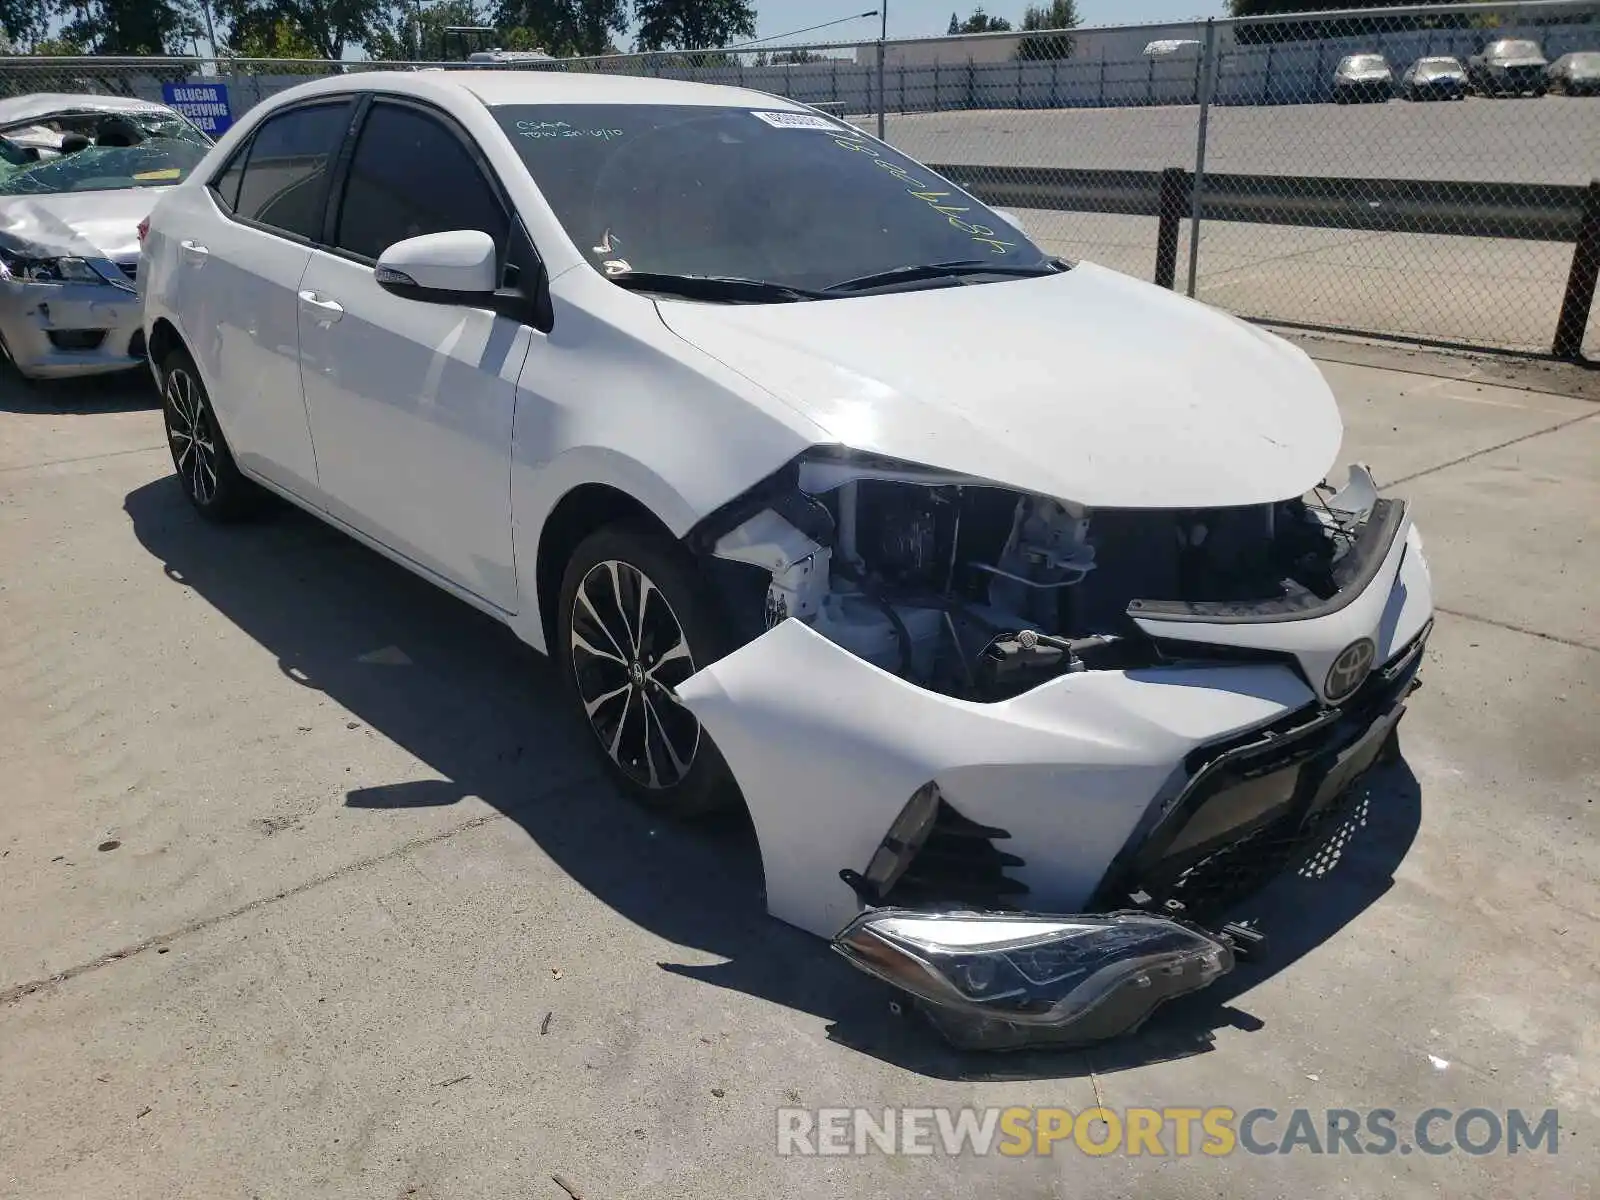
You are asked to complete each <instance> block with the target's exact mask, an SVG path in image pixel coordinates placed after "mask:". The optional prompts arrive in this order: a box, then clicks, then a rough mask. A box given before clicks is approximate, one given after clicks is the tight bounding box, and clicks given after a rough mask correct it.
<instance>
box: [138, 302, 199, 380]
mask: <svg viewBox="0 0 1600 1200" xmlns="http://www.w3.org/2000/svg"><path fill="white" fill-rule="evenodd" d="M174 350H182V351H184V352H185V353H187V354H188V355H189V357H190V358H193V357H194V351H193V350H190V349H189V345H188V343H187V342H185V341H184V340H183V334H181V333H179V332H178V327H177V326H176V325H174V324H173V323H172V320H171V319H170V318H168V317H157V318H156V319H155V321H154V322H153V323H152V324H151V326H150V336H149V340H148V342H147V343H146V345H145V353H146V354H147V355H148V356H149V359H150V370H151V372H152V373H153V374H154V375H155V377H156V386H157V387H160V386H162V384H163V383H164V382H165V381H164V380H163V379H162V377H161V361H162V359H164V358H166V357H167V355H169V354H171V353H172V352H173V351H174Z"/></svg>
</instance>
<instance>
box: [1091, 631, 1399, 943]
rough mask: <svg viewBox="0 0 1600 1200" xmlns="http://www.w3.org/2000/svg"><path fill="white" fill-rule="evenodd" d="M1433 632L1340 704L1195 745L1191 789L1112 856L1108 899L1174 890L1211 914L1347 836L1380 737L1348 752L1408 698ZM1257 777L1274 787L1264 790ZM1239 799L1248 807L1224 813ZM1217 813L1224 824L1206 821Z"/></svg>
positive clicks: (1164, 898)
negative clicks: (1351, 756) (1141, 838)
mask: <svg viewBox="0 0 1600 1200" xmlns="http://www.w3.org/2000/svg"><path fill="white" fill-rule="evenodd" d="M1427 635H1428V630H1427V629H1424V630H1423V632H1422V633H1421V634H1420V635H1419V636H1418V637H1417V638H1416V639H1415V640H1414V641H1412V642H1411V643H1410V645H1408V646H1407V647H1406V649H1405V650H1404V651H1403V652H1402V653H1401V654H1400V655H1398V656H1396V657H1395V658H1394V659H1392V660H1391V661H1390V662H1389V663H1388V664H1387V665H1385V666H1384V667H1381V668H1379V669H1378V670H1376V671H1374V672H1373V673H1372V675H1371V676H1370V677H1369V678H1368V679H1367V681H1366V683H1364V684H1363V685H1362V687H1361V689H1360V690H1359V691H1358V692H1357V693H1356V694H1355V695H1354V696H1353V697H1351V699H1349V700H1348V701H1346V702H1345V703H1344V705H1343V706H1341V707H1340V708H1338V709H1327V710H1321V709H1317V708H1316V707H1315V706H1313V707H1311V708H1308V709H1301V710H1299V711H1297V712H1295V713H1291V714H1290V715H1289V716H1288V717H1286V718H1284V719H1283V720H1281V721H1279V722H1276V723H1275V724H1273V725H1270V726H1267V727H1266V728H1264V729H1258V730H1253V731H1252V732H1250V733H1248V734H1245V735H1243V736H1241V737H1238V738H1234V739H1231V740H1230V741H1228V742H1225V743H1222V744H1219V745H1212V746H1207V747H1203V748H1202V749H1201V750H1198V751H1196V752H1195V753H1194V754H1192V755H1191V756H1190V758H1189V760H1188V762H1187V763H1186V766H1187V767H1188V769H1189V771H1190V772H1191V774H1190V783H1189V785H1188V787H1187V790H1186V791H1185V792H1184V793H1183V794H1182V795H1181V796H1180V797H1179V799H1178V801H1177V802H1176V803H1175V805H1174V807H1173V809H1172V812H1171V813H1170V814H1169V816H1168V818H1167V819H1166V820H1165V821H1164V822H1162V823H1161V824H1160V825H1158V826H1157V827H1156V829H1155V831H1154V832H1153V833H1152V834H1151V835H1150V837H1149V838H1148V840H1147V841H1146V842H1145V843H1144V844H1142V845H1141V846H1139V847H1137V848H1136V849H1134V850H1132V851H1131V852H1130V853H1129V854H1127V855H1125V856H1124V859H1123V861H1121V862H1119V864H1117V865H1116V866H1114V867H1113V870H1112V872H1111V873H1110V874H1109V875H1108V877H1107V881H1106V884H1105V885H1103V887H1102V889H1101V893H1100V895H1099V897H1097V899H1098V901H1099V903H1101V904H1103V905H1107V906H1111V907H1117V906H1121V905H1123V904H1125V903H1127V901H1128V899H1129V898H1130V897H1133V896H1140V895H1142V896H1145V897H1148V898H1149V900H1150V901H1153V902H1155V903H1156V904H1166V903H1167V902H1170V901H1177V902H1179V903H1181V904H1182V905H1183V908H1184V910H1185V912H1186V915H1189V916H1191V917H1193V918H1195V919H1197V920H1206V919H1208V918H1210V917H1211V916H1214V915H1216V914H1218V913H1219V912H1221V911H1223V910H1225V909H1227V908H1229V907H1230V906H1232V905H1233V904H1236V903H1237V902H1239V901H1240V900H1243V899H1244V898H1246V897H1247V896H1249V895H1251V894H1253V893H1254V892H1256V891H1259V890H1260V889H1261V888H1262V887H1264V886H1265V885H1266V884H1267V883H1269V882H1271V880H1272V879H1273V878H1275V877H1276V876H1277V875H1279V874H1281V873H1282V872H1284V871H1285V870H1288V869H1289V868H1291V867H1293V866H1294V865H1295V864H1296V863H1299V862H1301V861H1304V860H1307V859H1308V858H1309V859H1310V860H1311V861H1317V860H1318V859H1319V858H1320V856H1321V855H1322V854H1323V852H1324V851H1325V849H1326V848H1327V847H1328V846H1330V845H1332V844H1334V843H1335V842H1338V843H1339V844H1340V845H1342V839H1343V840H1347V838H1348V832H1349V822H1350V821H1352V820H1356V821H1359V818H1360V816H1361V814H1360V812H1359V805H1360V803H1361V793H1362V789H1361V788H1360V787H1359V786H1355V785H1356V784H1357V782H1358V780H1359V778H1360V776H1361V775H1362V774H1364V773H1365V769H1364V767H1362V764H1361V762H1360V757H1364V756H1365V754H1366V753H1376V752H1377V751H1378V750H1379V749H1381V747H1379V746H1375V745H1372V744H1370V743H1368V744H1367V745H1365V746H1363V747H1362V749H1363V755H1362V756H1360V757H1358V758H1357V759H1356V760H1355V761H1354V762H1353V763H1352V762H1348V761H1347V762H1344V763H1343V764H1341V761H1340V756H1341V755H1344V754H1346V753H1347V752H1350V751H1352V750H1353V749H1354V748H1355V747H1357V746H1358V745H1361V743H1362V741H1363V739H1364V738H1365V737H1366V735H1367V734H1368V733H1369V731H1371V730H1372V727H1373V725H1374V724H1375V723H1377V722H1378V721H1380V720H1381V719H1382V718H1384V717H1385V716H1386V715H1389V714H1391V713H1393V711H1394V709H1395V706H1396V705H1397V704H1399V703H1400V701H1401V700H1403V699H1404V698H1405V695H1406V694H1407V692H1408V691H1409V690H1410V689H1411V686H1412V683H1413V681H1414V680H1415V678H1416V675H1417V671H1418V668H1419V667H1420V666H1421V662H1422V653H1423V650H1424V648H1425V646H1426V641H1427ZM1357 767H1362V769H1360V770H1355V768H1357ZM1351 771H1354V774H1349V775H1348V776H1347V773H1349V772H1351ZM1336 772H1337V773H1336ZM1252 788H1254V789H1256V790H1257V791H1258V792H1265V793H1267V794H1266V795H1265V796H1263V797H1260V798H1257V797H1255V796H1252V795H1251V789H1252ZM1275 788H1276V791H1274V789H1275ZM1242 799H1243V801H1244V802H1243V803H1241V800H1242ZM1252 806H1254V807H1252ZM1353 806H1355V807H1353ZM1230 807H1231V808H1237V809H1239V813H1238V814H1237V815H1233V814H1227V815H1224V816H1222V819H1220V820H1219V814H1225V813H1226V810H1227V809H1229V808H1230ZM1208 821H1209V822H1210V823H1212V824H1215V825H1218V826H1220V829H1219V830H1218V831H1211V830H1208V829H1207V822H1208Z"/></svg>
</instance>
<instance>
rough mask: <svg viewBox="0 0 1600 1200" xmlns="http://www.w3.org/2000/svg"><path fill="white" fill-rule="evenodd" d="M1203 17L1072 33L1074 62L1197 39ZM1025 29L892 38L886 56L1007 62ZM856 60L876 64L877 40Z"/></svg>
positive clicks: (896, 62)
mask: <svg viewBox="0 0 1600 1200" xmlns="http://www.w3.org/2000/svg"><path fill="white" fill-rule="evenodd" d="M1205 35H1206V26H1205V22H1204V21H1182V22H1177V23H1174V24H1170V25H1128V26H1113V27H1110V28H1098V29H1075V30H1073V32H1072V41H1073V52H1072V57H1073V59H1074V60H1076V61H1091V62H1093V61H1103V62H1109V63H1131V62H1138V61H1140V60H1141V59H1142V58H1143V57H1144V53H1145V49H1146V47H1148V46H1150V45H1151V44H1152V43H1156V42H1194V41H1200V40H1202V39H1204V37H1205ZM1028 36H1030V35H1028V34H1025V33H985V34H971V35H968V36H966V37H947V38H931V39H925V40H922V41H915V42H890V43H889V44H888V46H887V47H886V49H885V52H884V59H885V62H886V63H887V65H888V66H889V67H891V68H893V67H925V66H932V65H934V64H935V63H945V64H950V63H969V62H970V63H1003V62H1010V61H1011V60H1012V59H1013V58H1015V57H1016V55H1017V46H1018V45H1019V44H1020V43H1021V41H1022V39H1023V38H1025V37H1028ZM1233 43H1234V36H1233V27H1232V26H1231V25H1219V26H1217V44H1218V46H1219V47H1220V48H1221V49H1222V50H1230V49H1232V48H1233ZM856 62H857V64H859V65H862V66H867V65H871V66H876V65H877V62H878V44H877V43H876V42H864V43H862V44H861V45H858V46H857V47H856Z"/></svg>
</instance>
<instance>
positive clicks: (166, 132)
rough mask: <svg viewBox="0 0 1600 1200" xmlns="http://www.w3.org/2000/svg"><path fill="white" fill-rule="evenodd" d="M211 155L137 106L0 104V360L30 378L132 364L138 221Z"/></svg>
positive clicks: (57, 101) (116, 100) (177, 127)
mask: <svg viewBox="0 0 1600 1200" xmlns="http://www.w3.org/2000/svg"><path fill="white" fill-rule="evenodd" d="M210 148H211V139H210V138H208V137H207V136H206V135H205V134H204V133H202V132H201V131H200V130H199V129H197V128H196V127H195V126H194V125H193V124H192V123H191V122H190V121H188V120H187V119H186V118H184V117H182V116H180V115H179V114H178V113H176V112H174V111H173V110H172V109H170V108H168V107H166V106H165V105H162V104H153V103H150V102H149V101H145V100H131V99H125V98H123V97H121V96H77V95H65V94H55V93H39V94H35V95H29V96H19V97H17V98H15V99H9V100H0V361H4V360H6V359H9V360H10V361H11V363H12V365H13V366H14V367H15V368H16V369H17V370H18V371H20V372H21V373H22V374H23V375H25V376H28V377H32V378H52V377H61V376H69V375H93V374H100V373H104V372H107V371H118V370H124V369H127V368H130V367H137V366H140V365H142V363H143V361H144V331H143V329H142V328H141V324H140V311H139V302H138V297H137V295H136V294H135V286H134V279H135V276H136V275H137V273H138V268H139V240H138V232H137V231H138V226H139V222H140V221H141V220H143V219H144V217H145V216H147V215H148V214H149V212H150V208H151V206H152V205H153V204H154V203H155V200H156V196H157V194H158V192H159V189H161V188H164V187H170V186H171V185H173V184H175V183H178V182H180V181H181V180H182V179H183V177H184V176H185V175H186V174H188V172H189V170H190V169H191V168H193V167H194V166H195V164H197V163H198V162H199V161H200V160H201V159H202V158H204V157H205V155H206V152H207V151H208V150H209V149H210Z"/></svg>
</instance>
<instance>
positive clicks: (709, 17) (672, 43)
mask: <svg viewBox="0 0 1600 1200" xmlns="http://www.w3.org/2000/svg"><path fill="white" fill-rule="evenodd" d="M633 15H634V18H635V19H636V20H637V21H638V22H639V36H638V46H639V49H641V50H710V49H714V48H716V47H718V46H726V45H727V44H728V43H729V42H732V41H735V40H737V39H739V38H751V37H754V36H755V33H756V10H755V6H754V5H753V4H752V3H751V2H750V0H633Z"/></svg>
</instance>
